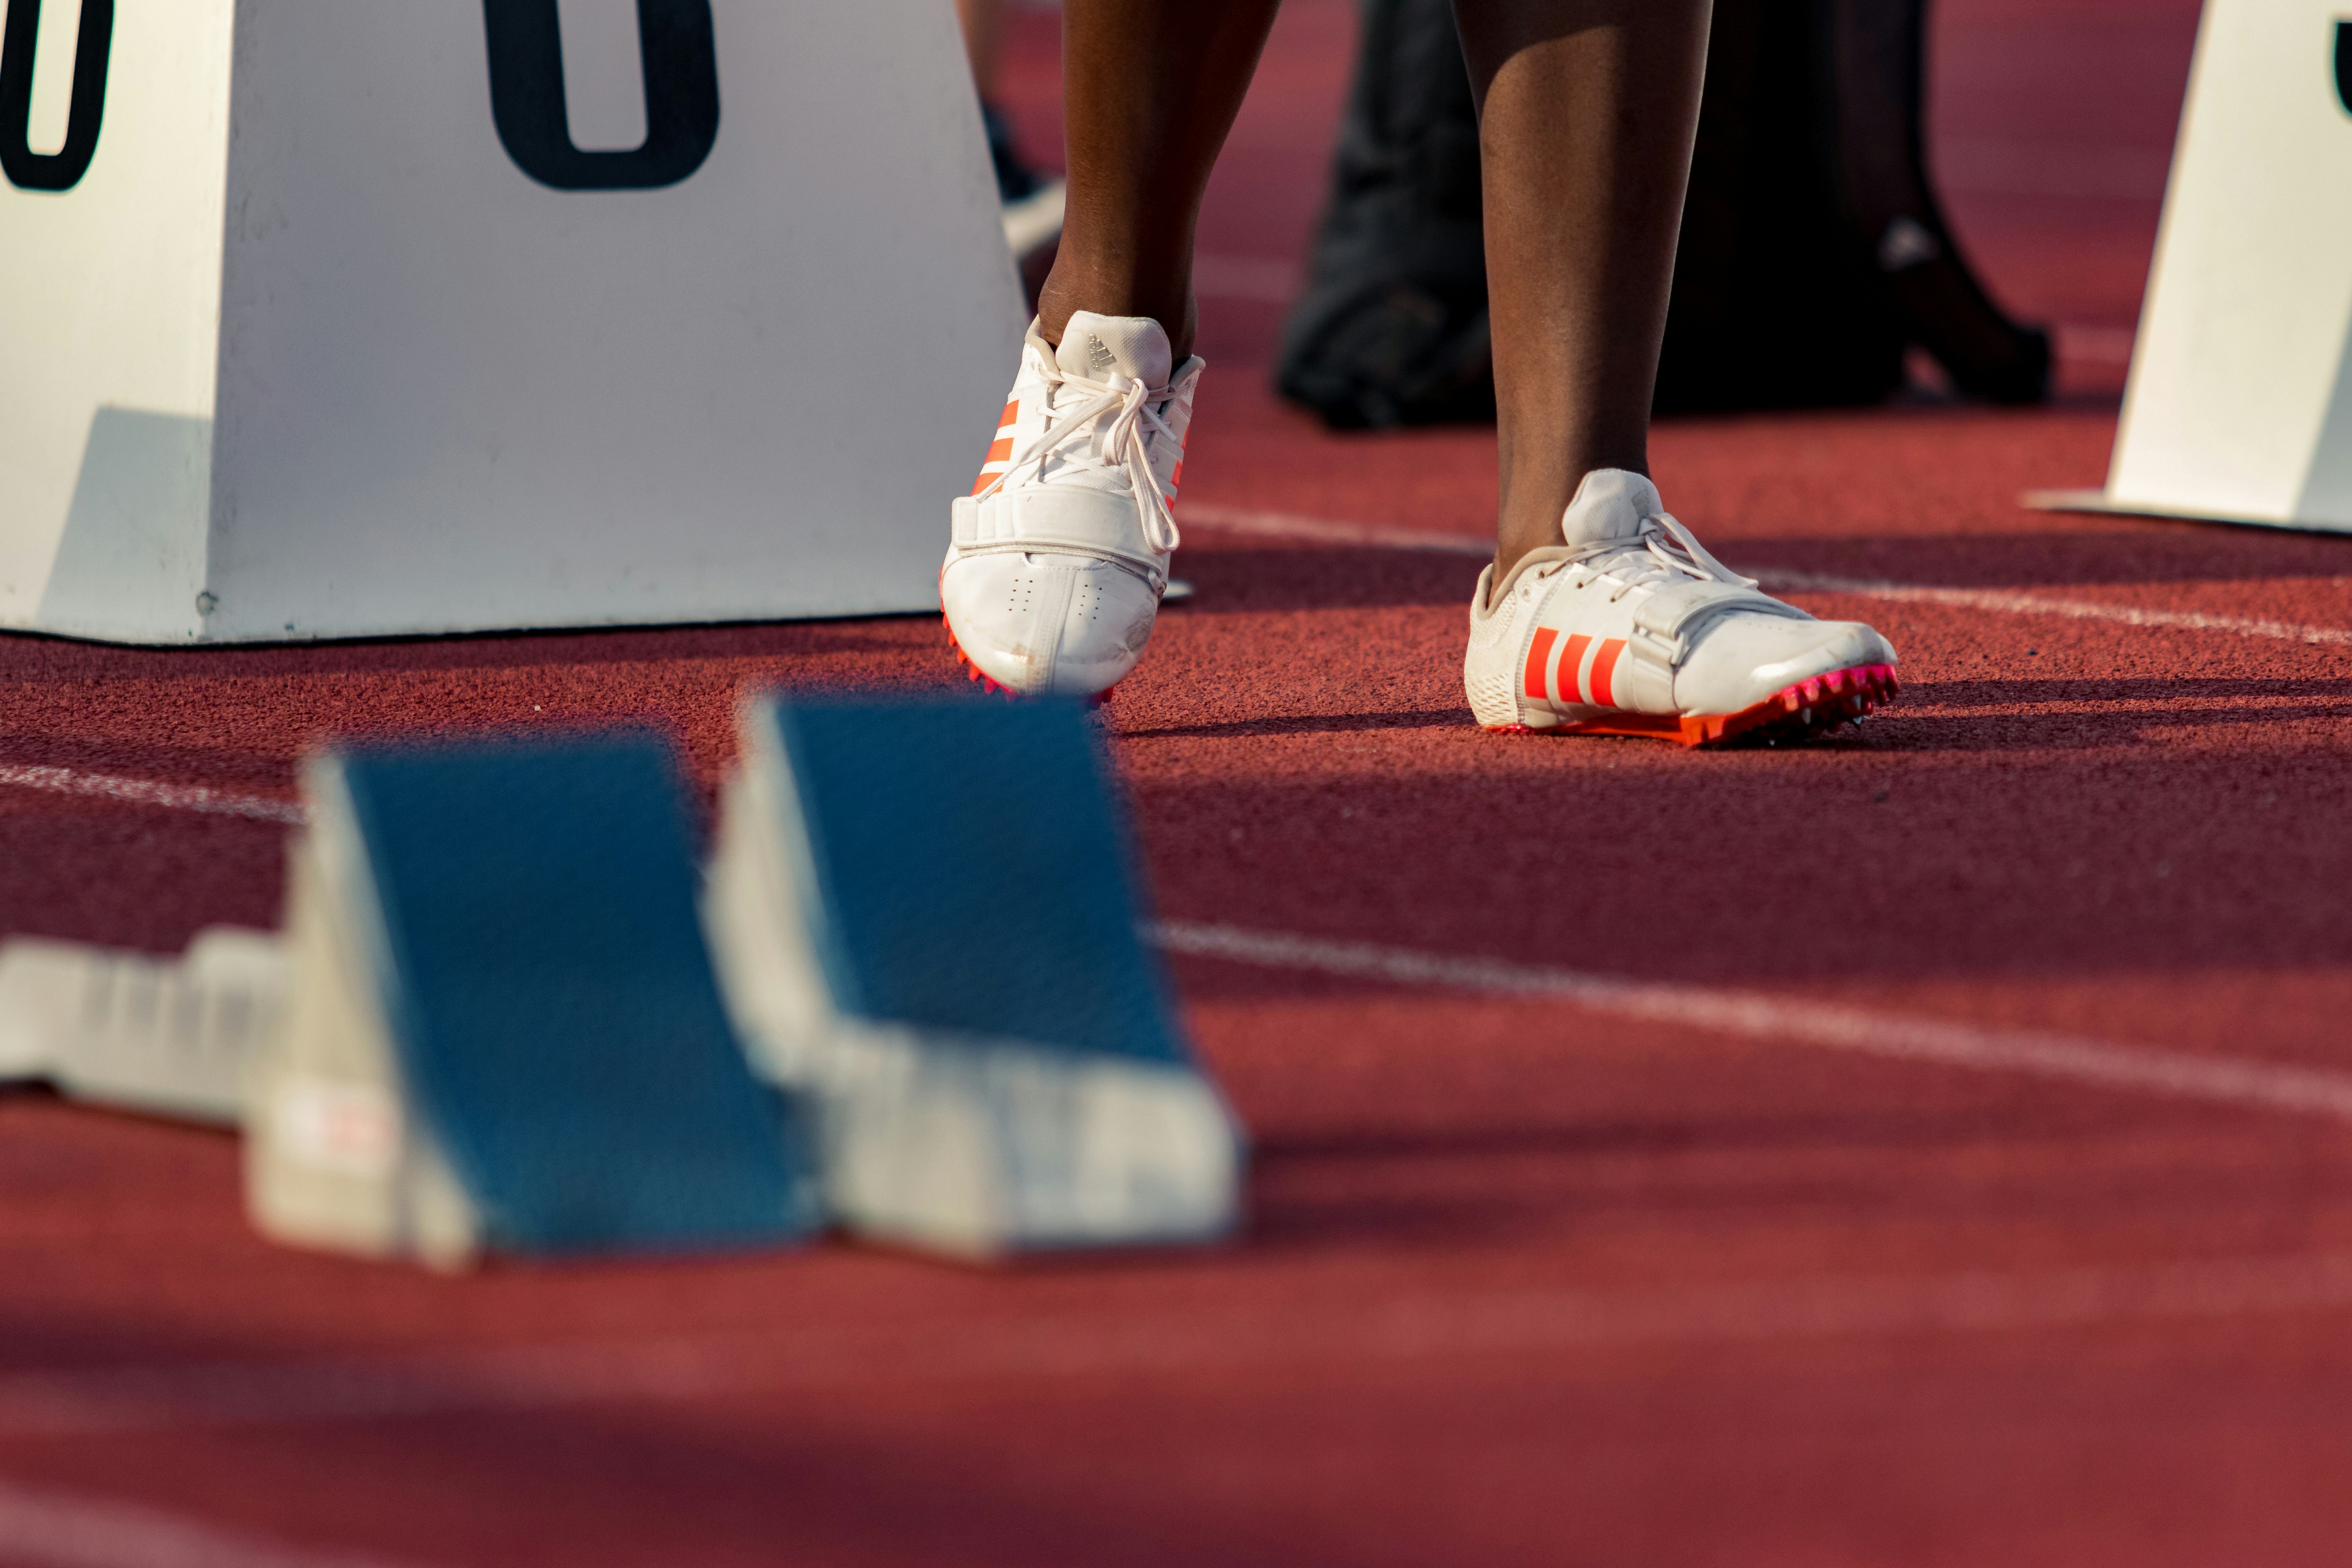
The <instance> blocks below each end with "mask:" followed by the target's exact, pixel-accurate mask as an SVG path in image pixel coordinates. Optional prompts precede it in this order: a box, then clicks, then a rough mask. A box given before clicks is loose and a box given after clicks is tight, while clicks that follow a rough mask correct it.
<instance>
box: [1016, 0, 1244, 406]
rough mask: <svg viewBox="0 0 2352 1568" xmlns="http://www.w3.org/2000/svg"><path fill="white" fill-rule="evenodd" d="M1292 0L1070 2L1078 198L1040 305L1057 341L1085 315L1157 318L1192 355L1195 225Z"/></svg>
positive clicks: (1070, 133)
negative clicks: (1284, 2) (1272, 34)
mask: <svg viewBox="0 0 2352 1568" xmlns="http://www.w3.org/2000/svg"><path fill="white" fill-rule="evenodd" d="M1279 4H1280V0H1067V4H1066V5H1065V7H1064V9H1063V12H1062V80H1063V95H1062V96H1063V114H1064V117H1065V120H1066V126H1067V131H1066V139H1067V142H1068V147H1069V165H1070V191H1069V207H1068V210H1067V214H1066V216H1065V218H1064V219H1063V228H1062V247H1061V250H1060V252H1059V253H1058V254H1057V255H1056V256H1055V258H1054V270H1053V273H1052V275H1051V276H1050V277H1048V278H1047V279H1045V288H1044V289H1043V290H1041V291H1040V293H1039V295H1038V300H1037V316H1038V322H1039V327H1040V330H1042V331H1044V332H1045V337H1046V340H1047V341H1048V342H1061V341H1062V330H1063V328H1065V327H1066V326H1068V325H1069V321H1070V315H1071V313H1072V312H1073V311H1076V310H1093V311H1096V312H1097V313H1099V314H1101V315H1106V316H1149V317H1150V318H1151V319H1152V320H1153V321H1158V322H1159V323H1160V325H1161V326H1163V327H1165V328H1166V329H1167V330H1168V337H1169V341H1170V343H1171V346H1172V347H1173V348H1174V349H1175V351H1176V363H1179V364H1181V363H1184V358H1185V356H1186V355H1187V354H1190V353H1192V330H1193V326H1194V321H1195V315H1194V310H1193V304H1192V230H1193V226H1194V224H1195V223H1196V222H1197V221H1198V220H1199V218H1200V216H1201V195H1202V192H1203V191H1205V190H1206V189H1207V188H1208V184H1209V171H1210V170H1211V169H1212V168H1213V167H1214V166H1215V164H1216V162H1217V153H1218V150H1219V149H1220V148H1222V147H1223V146H1224V144H1225V132H1228V131H1230V130H1232V129H1233V123H1234V115H1235V114H1236V113H1238V112H1240V110H1241V106H1242V97H1243V95H1244V93H1246V92H1247V91H1248V90H1249V82H1250V76H1251V73H1253V72H1254V71H1255V70H1256V69H1257V57H1258V54H1259V51H1260V50H1262V49H1264V48H1265V36H1266V34H1267V32H1268V31H1270V30H1271V29H1272V28H1273V26H1274V14H1275V11H1276V7H1277V6H1278V5H1279Z"/></svg>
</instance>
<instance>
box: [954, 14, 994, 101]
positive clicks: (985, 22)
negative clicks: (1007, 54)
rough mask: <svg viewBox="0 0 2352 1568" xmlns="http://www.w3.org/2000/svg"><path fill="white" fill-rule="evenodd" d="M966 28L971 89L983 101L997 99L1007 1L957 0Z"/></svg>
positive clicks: (966, 48)
mask: <svg viewBox="0 0 2352 1568" xmlns="http://www.w3.org/2000/svg"><path fill="white" fill-rule="evenodd" d="M956 18H957V20H959V21H961V23H962V24H963V47H964V52H965V53H966V54H968V55H970V56H971V79H972V85H974V86H975V87H977V88H979V89H980V96H981V97H982V100H990V101H992V100H994V99H995V97H996V65H997V61H998V60H1000V59H1001V58H1003V54H1004V0H956Z"/></svg>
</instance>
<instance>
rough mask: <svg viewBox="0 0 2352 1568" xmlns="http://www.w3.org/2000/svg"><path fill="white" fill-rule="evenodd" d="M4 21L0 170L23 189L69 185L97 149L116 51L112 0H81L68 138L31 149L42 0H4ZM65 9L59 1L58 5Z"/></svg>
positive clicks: (0, 53)
mask: <svg viewBox="0 0 2352 1568" xmlns="http://www.w3.org/2000/svg"><path fill="white" fill-rule="evenodd" d="M5 3H6V5H7V7H8V26H7V29H6V31H5V32H0V174H6V175H7V176H8V183H9V184H12V185H15V186H16V188H17V189H19V190H26V191H69V190H71V189H73V188H74V186H75V185H77V184H79V183H80V182H81V177H82V176H83V175H84V174H88V173H89V161H90V159H91V158H92V157H94V156H95V155H96V154H97V153H98V122H99V120H100V117H101V116H102V115H104V114H105V112H106V64H107V60H108V58H109V57H110V56H111V55H112V54H113V52H114V0H81V37H79V39H78V40H76V42H75V44H74V73H73V108H72V110H70V111H68V114H67V116H66V144H65V145H64V146H63V147H62V148H60V149H58V151H57V152H55V153H36V152H34V151H33V144H32V138H31V130H32V120H33V54H34V46H35V45H36V44H37V42H38V41H39V38H40V31H41V0H5ZM58 8H59V9H63V7H62V6H59V7H58Z"/></svg>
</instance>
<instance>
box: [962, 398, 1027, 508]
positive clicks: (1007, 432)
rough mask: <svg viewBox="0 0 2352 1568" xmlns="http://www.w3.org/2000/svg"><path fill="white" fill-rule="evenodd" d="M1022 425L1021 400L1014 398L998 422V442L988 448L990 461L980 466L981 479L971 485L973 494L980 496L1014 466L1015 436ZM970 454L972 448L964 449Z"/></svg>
mask: <svg viewBox="0 0 2352 1568" xmlns="http://www.w3.org/2000/svg"><path fill="white" fill-rule="evenodd" d="M1020 424H1021V400H1020V399H1019V398H1017V397H1016V398H1014V399H1013V401H1012V402H1010V403H1008V404H1006V405H1004V413H1003V416H1000V417H999V418H998V420H997V422H996V440H995V441H994V443H992V445H991V446H990V447H989V448H988V460H987V461H986V462H984V463H982V464H981V466H980V478H978V479H974V480H973V481H972V483H971V493H972V494H974V495H978V494H979V493H980V492H981V491H982V490H984V489H987V488H988V487H989V486H991V485H992V484H994V483H995V482H996V476H997V475H999V474H1001V473H1003V471H1004V470H1005V469H1007V468H1011V467H1012V466H1013V432H1014V431H1015V430H1016V429H1018V428H1019V427H1020ZM964 450H965V451H967V452H969V451H970V450H971V447H965V448H964Z"/></svg>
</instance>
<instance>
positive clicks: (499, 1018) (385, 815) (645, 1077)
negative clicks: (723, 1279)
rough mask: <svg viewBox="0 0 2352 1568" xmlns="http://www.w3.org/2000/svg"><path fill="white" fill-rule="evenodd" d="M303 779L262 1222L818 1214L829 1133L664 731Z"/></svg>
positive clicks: (527, 1232)
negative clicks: (741, 1023)
mask: <svg viewBox="0 0 2352 1568" xmlns="http://www.w3.org/2000/svg"><path fill="white" fill-rule="evenodd" d="M308 784H309V793H310V817H311V826H310V842H309V843H308V844H307V845H306V846H305V847H304V849H303V851H302V852H301V853H300V855H299V856H298V861H299V864H298V867H297V870H296V887H295V889H294V896H293V900H292V909H291V911H290V915H291V919H290V921H289V926H290V930H289V942H290V946H291V948H292V957H293V962H294V973H295V979H294V984H293V989H294V994H293V995H292V997H291V998H290V1000H289V1008H288V1013H289V1023H288V1026H287V1030H288V1033H287V1037H286V1038H285V1039H284V1040H283V1041H282V1042H281V1045H280V1046H279V1047H278V1051H277V1053H276V1058H275V1059H274V1060H273V1061H271V1062H270V1064H269V1065H268V1068H267V1069H266V1071H265V1074H264V1078H265V1079H266V1081H265V1082H263V1083H261V1084H260V1085H259V1086H258V1087H257V1091H256V1099H255V1109H254V1112H253V1115H252V1117H251V1119H250V1120H251V1121H252V1122H253V1130H254V1131H255V1133H256V1136H255V1138H254V1140H253V1143H254V1148H255V1150H256V1152H255V1153H254V1154H253V1155H252V1156H251V1158H252V1159H253V1161H254V1162H255V1177H256V1207H257V1216H258V1217H260V1218H261V1219H262V1221H263V1224H264V1227H265V1228H266V1229H272V1230H275V1231H278V1232H281V1233H286V1234H289V1236H290V1237H291V1238H293V1239H307V1240H312V1241H319V1242H324V1243H327V1244H329V1245H343V1246H349V1247H356V1248H357V1249H359V1250H366V1251H392V1252H403V1251H410V1252H416V1253H419V1254H421V1255H425V1256H428V1257H439V1256H449V1257H453V1258H456V1259H457V1260H462V1259H463V1258H465V1257H468V1256H471V1255H473V1254H474V1253H477V1252H479V1251H484V1250H489V1251H498V1252H506V1253H521V1254H563V1253H580V1252H624V1251H669V1250H677V1249H684V1248H710V1247H742V1246H752V1245H762V1244H772V1243H777V1242H782V1241H789V1240H792V1239H794V1238H797V1237H802V1236H803V1235H805V1234H807V1233H808V1232H809V1231H811V1230H812V1229H813V1228H814V1227H815V1226H816V1225H817V1224H818V1222H819V1215H818V1196H817V1193H816V1189H815V1184H814V1181H813V1180H812V1179H811V1178H812V1173H813V1161H812V1157H811V1152H810V1151H809V1149H808V1148H807V1146H806V1142H805V1140H804V1138H803V1135H802V1134H801V1133H800V1131H798V1129H797V1127H796V1124H795V1121H794V1120H793V1115H792V1113H791V1107H790V1104H789V1102H788V1101H787V1100H784V1099H783V1098H782V1097H781V1096H779V1095H778V1093H777V1092H776V1090H775V1089H773V1088H772V1087H771V1086H769V1085H767V1084H764V1083H762V1082H761V1080H759V1079H757V1078H755V1077H754V1076H753V1074H752V1072H751V1068H750V1067H749V1065H748V1064H747V1062H746V1060H745V1058H744V1056H743V1052H742V1049H741V1047H740V1045H739V1043H738V1041H737V1037H736V1036H735V1034H734V1032H733V1029H732V1027H731V1026H730V1021H729V1018H728V1016H727V1012H726V1008H725V1004H724V1002H723V1000H722V998H721V996H720V994H719V985H718V982H717V978H716V976H715V974H714V972H713V970H712V966H711V960H710V955H709V949H708V948H707V947H706V945H705V942H704V940H703V933H702V929H701V925H700V923H699V917H698V910H697V904H696V898H697V879H696V872H695V864H694V857H693V847H692V842H691V837H690V835H689V832H688V823H687V818H686V814H685V811H684V807H683V803H682V801H681V799H680V794H679V790H678V786H677V781H676V778H675V776H674V774H673V771H672V768H671V765H670V762H669V758H668V753H667V750H666V748H665V747H664V746H663V745H661V744H660V743H659V742H657V741H655V740H653V739H651V738H640V737H629V736H623V737H608V738H595V739H585V740H576V741H567V742H530V743H506V742H501V743H495V744H470V745H456V746H448V747H434V748H430V749H410V750H388V749H376V748H354V749H351V750H346V751H342V752H333V753H330V754H329V755H327V756H325V757H323V758H321V759H320V760H318V761H317V762H315V763H313V764H312V765H311V768H310V775H309V780H308ZM339 1019H348V1020H350V1022H351V1026H350V1027H349V1028H347V1029H344V1030H342V1031H341V1032H342V1033H345V1034H349V1035H351V1036H352V1037H355V1038H356V1039H358V1040H359V1042H360V1044H359V1046H358V1047H353V1046H352V1045H351V1044H350V1043H348V1042H346V1041H343V1040H341V1039H339V1038H338V1037H336V1036H337V1029H336V1024H337V1021H338V1020H339ZM371 1045H372V1047H373V1048H371ZM372 1108H373V1109H372ZM265 1164H267V1165H268V1166H269V1169H268V1170H267V1171H265V1170H263V1168H262V1167H263V1166H264V1165H265ZM265 1187H268V1188H270V1189H271V1190H270V1191H269V1192H267V1193H265V1191H264V1188H265ZM386 1205H388V1207H387V1206H386ZM418 1215H423V1216H425V1217H424V1218H423V1219H421V1220H420V1219H419V1218H418V1217H417V1216H418ZM436 1215H437V1218H436ZM273 1222H275V1223H273ZM404 1223H405V1224H407V1226H409V1230H410V1232H411V1234H407V1235H405V1236H404V1235H402V1234H400V1232H401V1227H402V1226H403V1224H404ZM436 1226H437V1227H438V1228H437V1230H436ZM420 1227H421V1232H431V1233H432V1234H430V1235H425V1234H421V1232H420ZM338 1233H342V1234H338Z"/></svg>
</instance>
